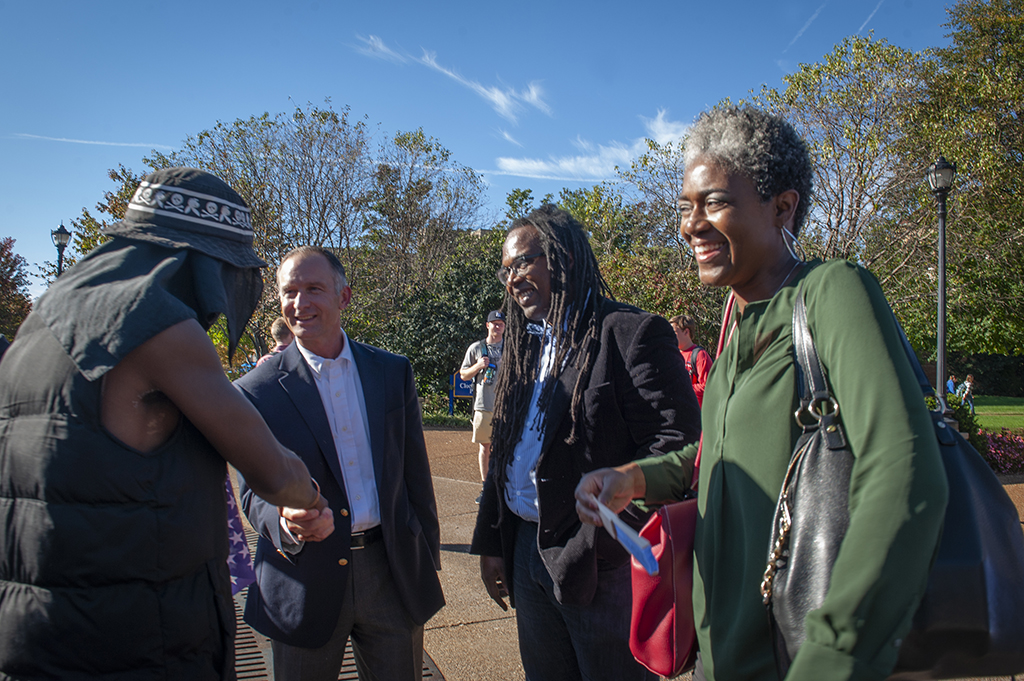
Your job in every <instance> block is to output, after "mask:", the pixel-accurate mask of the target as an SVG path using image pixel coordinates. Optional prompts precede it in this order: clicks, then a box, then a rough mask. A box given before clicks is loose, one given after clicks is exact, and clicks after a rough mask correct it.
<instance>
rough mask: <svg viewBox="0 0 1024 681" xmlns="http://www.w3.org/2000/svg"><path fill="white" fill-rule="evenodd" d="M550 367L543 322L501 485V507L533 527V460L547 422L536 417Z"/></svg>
mask: <svg viewBox="0 0 1024 681" xmlns="http://www.w3.org/2000/svg"><path fill="white" fill-rule="evenodd" d="M554 365H555V341H554V335H553V334H552V332H551V325H550V324H548V323H547V322H544V337H543V341H542V346H541V353H540V372H539V373H538V375H537V380H536V382H535V383H534V384H533V394H532V395H531V396H530V408H529V411H527V413H526V421H525V422H524V423H523V437H522V438H521V439H520V440H519V444H517V445H516V449H515V452H513V457H512V461H511V462H509V464H508V466H507V467H506V472H507V473H508V481H507V482H506V483H505V503H507V504H508V507H509V509H511V511H512V512H513V513H515V514H516V515H517V516H519V517H520V518H522V519H523V520H529V521H530V522H534V523H536V522H539V521H540V512H539V511H538V506H537V460H538V459H539V458H540V451H541V445H542V444H543V437H544V423H545V422H546V420H547V414H540V408H539V406H538V401H539V400H540V396H541V394H542V393H543V392H544V385H545V384H546V383H547V382H548V380H550V378H551V369H552V368H554ZM538 417H539V418H538Z"/></svg>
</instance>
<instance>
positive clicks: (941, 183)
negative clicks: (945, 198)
mask: <svg viewBox="0 0 1024 681" xmlns="http://www.w3.org/2000/svg"><path fill="white" fill-rule="evenodd" d="M955 175H956V164H955V163H950V162H949V161H947V160H946V157H945V156H939V160H938V161H936V162H935V163H933V164H931V165H930V166H928V174H927V177H928V185H929V186H930V187H931V188H932V192H934V193H936V194H945V193H946V192H948V191H949V189H950V187H952V186H953V177H954V176H955Z"/></svg>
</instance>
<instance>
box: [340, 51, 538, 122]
mask: <svg viewBox="0 0 1024 681" xmlns="http://www.w3.org/2000/svg"><path fill="white" fill-rule="evenodd" d="M356 38H357V39H358V40H359V41H360V43H362V44H361V45H357V46H355V50H356V51H357V52H359V53H360V54H363V55H366V56H368V57H373V58H374V59H385V60H387V61H390V62H393V63H396V64H405V63H407V62H415V63H418V64H421V65H423V66H426V67H427V68H429V69H432V70H434V71H436V72H437V73H440V74H442V75H444V76H447V77H448V78H451V79H452V80H454V81H455V82H456V83H458V84H459V85H461V86H463V87H465V88H467V89H469V90H470V91H472V92H474V93H476V94H477V95H478V96H479V97H481V98H482V99H483V100H484V101H486V102H487V103H488V104H490V105H491V108H492V109H494V110H495V111H496V112H497V113H498V115H499V116H501V117H502V118H504V119H506V120H508V121H511V122H512V123H515V122H517V120H518V117H519V114H520V113H521V112H522V111H523V109H524V108H525V107H526V106H527V105H528V106H532V107H534V108H535V109H537V110H538V111H542V112H544V113H546V114H548V115H549V116H550V115H551V107H549V106H548V104H547V102H545V101H544V89H543V88H542V87H541V85H540V83H538V82H536V81H534V82H532V83H530V84H529V85H527V86H526V88H525V89H524V90H517V89H515V88H513V87H508V86H506V85H504V84H502V85H484V84H482V83H479V82H477V81H475V80H470V79H469V78H466V77H464V76H463V75H462V74H460V73H459V72H458V71H456V70H455V69H453V68H451V67H448V66H443V65H442V64H441V62H439V61H438V59H437V54H436V53H434V52H431V51H429V50H426V49H425V50H423V56H421V57H413V56H410V55H408V54H402V53H401V52H397V51H395V50H393V49H391V48H390V47H388V46H387V45H386V44H385V43H384V41H383V40H381V39H380V38H379V37H378V36H375V35H371V36H369V37H368V38H364V37H363V36H356Z"/></svg>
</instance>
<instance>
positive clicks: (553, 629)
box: [512, 521, 657, 681]
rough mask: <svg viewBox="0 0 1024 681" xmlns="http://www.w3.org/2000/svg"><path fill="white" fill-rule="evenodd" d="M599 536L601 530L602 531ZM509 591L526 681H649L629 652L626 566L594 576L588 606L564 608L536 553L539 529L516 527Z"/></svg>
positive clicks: (526, 525) (630, 595)
mask: <svg viewBox="0 0 1024 681" xmlns="http://www.w3.org/2000/svg"><path fill="white" fill-rule="evenodd" d="M602 531H603V530H602ZM513 560H514V563H515V565H514V570H513V576H512V580H513V588H514V593H515V599H516V625H517V628H518V630H519V654H520V656H521V657H522V660H523V669H524V671H525V672H526V681H573V680H578V681H602V680H607V681H629V680H635V681H653V680H654V679H656V678H657V676H655V675H654V674H652V673H651V672H649V671H647V669H645V668H644V667H643V665H641V664H640V663H639V662H637V661H636V660H635V659H633V655H632V653H630V652H629V617H630V608H631V606H632V602H633V592H632V582H631V580H630V574H629V570H630V568H629V563H627V564H625V565H623V566H621V567H618V568H615V569H613V570H604V571H601V572H599V573H598V584H597V593H596V594H595V595H594V600H593V601H591V602H590V603H589V604H588V605H583V606H579V605H562V604H561V603H559V602H558V601H557V600H555V594H554V584H553V582H552V581H551V576H550V575H549V574H548V571H547V568H545V567H544V563H543V561H542V560H541V557H540V553H538V551H537V525H536V524H535V523H529V522H525V521H523V522H520V524H519V531H518V534H517V536H516V548H515V555H514V557H513Z"/></svg>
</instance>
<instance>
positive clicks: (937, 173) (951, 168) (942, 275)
mask: <svg viewBox="0 0 1024 681" xmlns="http://www.w3.org/2000/svg"><path fill="white" fill-rule="evenodd" d="M955 175H956V164H955V163H950V162H949V161H947V160H946V158H945V157H944V156H939V160H938V161H936V162H935V163H933V164H931V165H930V166H929V167H928V185H929V186H930V187H931V188H932V193H933V194H935V198H936V199H937V200H938V202H939V310H938V313H939V314H938V317H939V319H938V327H939V328H938V348H937V351H936V359H935V387H936V392H937V393H938V394H939V399H940V401H941V402H940V403H941V404H942V407H943V411H944V412H947V413H948V412H949V411H950V409H949V406H948V405H947V404H946V195H947V194H949V189H950V187H952V186H953V177H954V176H955Z"/></svg>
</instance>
